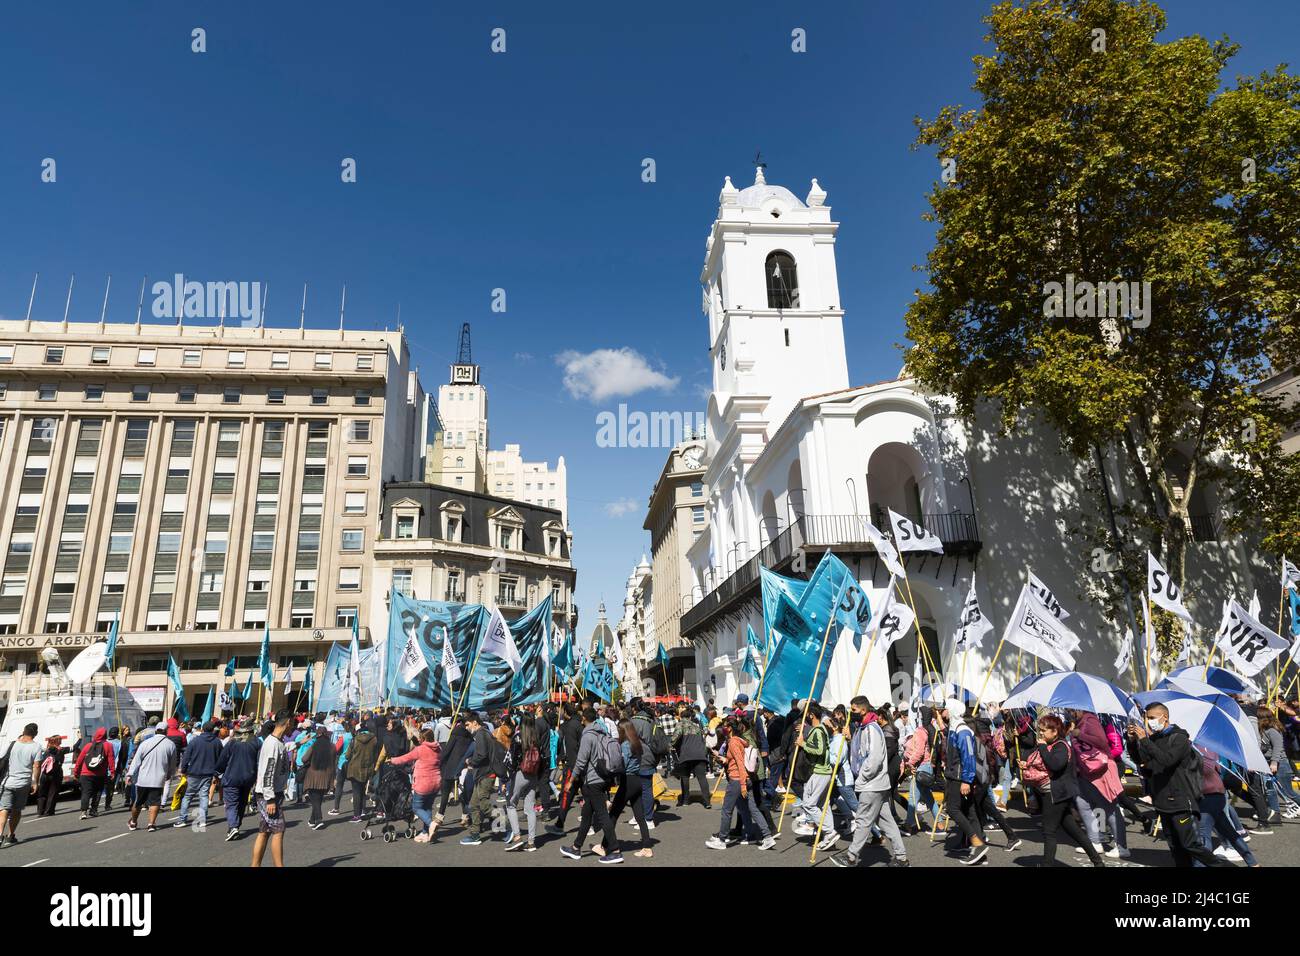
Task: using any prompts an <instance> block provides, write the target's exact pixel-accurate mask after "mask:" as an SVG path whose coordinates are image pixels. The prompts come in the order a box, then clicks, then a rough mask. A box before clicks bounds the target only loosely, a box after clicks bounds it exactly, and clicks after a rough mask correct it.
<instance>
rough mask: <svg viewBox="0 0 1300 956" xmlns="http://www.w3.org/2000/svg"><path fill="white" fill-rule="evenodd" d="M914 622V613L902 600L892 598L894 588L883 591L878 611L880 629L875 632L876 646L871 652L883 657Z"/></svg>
mask: <svg viewBox="0 0 1300 956" xmlns="http://www.w3.org/2000/svg"><path fill="white" fill-rule="evenodd" d="M915 623H916V615H915V614H913V613H912V609H911V608H910V607H908V606H907V605H906V604H904V603H903V602H902V601H896V600H894V589H893V588H892V587H891V588H889V589H888V590H887V591H886V592H885V600H884V603H883V604H882V606H881V611H880V630H879V631H878V632H877V634H876V648H875V650H874V651H873V652H872V653H874V654H879V655H880V657H881V659H885V658H886V657H887V655H888V654H889V649H890V648H891V647H893V646H894V644H895V643H896V642H897V641H898V640H899V639H900V638H902V637H905V636H906V635H907V632H908V631H910V630H911V629H912V625H913V624H915Z"/></svg>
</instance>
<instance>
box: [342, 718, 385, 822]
mask: <svg viewBox="0 0 1300 956" xmlns="http://www.w3.org/2000/svg"><path fill="white" fill-rule="evenodd" d="M381 749H382V748H381V747H380V744H379V738H378V736H376V734H375V732H374V731H372V730H371V729H370V728H369V727H368V726H362V728H361V729H360V730H358V731H357V732H356V733H355V734H354V735H353V737H352V746H351V747H350V748H349V750H348V759H347V765H346V770H345V772H344V775H345V776H346V777H347V779H348V781H349V782H350V783H351V784H352V822H353V823H360V822H361V821H362V820H363V819H364V814H365V810H366V787H367V785H368V784H369V783H370V779H371V778H372V777H373V776H374V775H375V771H376V770H378V769H379V764H380V756H381V754H380V751H381Z"/></svg>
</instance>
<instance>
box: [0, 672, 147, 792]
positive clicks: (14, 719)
mask: <svg viewBox="0 0 1300 956" xmlns="http://www.w3.org/2000/svg"><path fill="white" fill-rule="evenodd" d="M115 696H116V700H115V699H114V698H115ZM144 718H145V714H144V711H143V710H141V708H140V705H139V704H138V703H136V700H135V698H134V697H133V696H131V692H130V691H128V690H127V689H126V688H125V687H114V686H113V685H112V684H107V683H98V682H96V683H89V684H82V685H80V686H76V687H73V686H70V685H67V684H65V685H63V686H62V687H49V688H41V689H39V690H29V691H23V692H21V693H20V694H19V696H18V699H17V700H14V699H12V698H10V701H9V710H8V712H7V713H6V714H5V720H4V726H3V727H0V753H4V751H5V750H7V749H8V748H9V744H10V743H12V742H13V741H15V740H17V739H18V735H19V734H21V733H22V732H23V728H24V727H25V726H27V725H28V724H35V725H36V728H37V730H36V739H37V740H38V741H40V742H41V743H44V742H45V741H46V740H47V739H48V738H49V737H51V736H53V735H54V734H58V735H59V736H61V737H62V738H63V746H64V748H65V749H64V758H63V778H64V781H65V783H70V782H71V778H72V766H73V764H74V762H75V761H74V759H73V755H72V745H73V744H75V743H76V742H77V741H78V740H82V739H85V740H90V739H91V738H92V737H93V736H94V733H95V731H96V730H98V729H99V728H100V727H115V726H122V727H130V728H131V731H132V732H133V733H134V732H135V731H137V730H139V729H140V728H141V727H142V726H144Z"/></svg>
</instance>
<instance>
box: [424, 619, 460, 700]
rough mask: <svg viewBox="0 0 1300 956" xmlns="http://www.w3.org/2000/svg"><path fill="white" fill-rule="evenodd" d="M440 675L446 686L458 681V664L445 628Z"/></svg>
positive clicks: (443, 631) (443, 630) (454, 650)
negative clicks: (445, 679) (443, 677)
mask: <svg viewBox="0 0 1300 956" xmlns="http://www.w3.org/2000/svg"><path fill="white" fill-rule="evenodd" d="M421 657H423V655H421ZM442 673H443V676H445V677H446V678H447V684H448V686H450V685H451V684H453V683H455V682H456V681H458V680H460V662H459V661H457V660H456V649H455V648H453V647H452V646H451V638H450V637H449V636H448V634H447V628H446V627H444V628H443V629H442ZM416 674H417V675H418V674H419V671H416Z"/></svg>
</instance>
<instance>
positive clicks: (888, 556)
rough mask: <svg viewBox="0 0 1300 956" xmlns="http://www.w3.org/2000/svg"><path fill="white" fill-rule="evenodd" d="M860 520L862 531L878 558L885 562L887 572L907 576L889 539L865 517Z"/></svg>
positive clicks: (901, 576) (897, 575) (902, 576)
mask: <svg viewBox="0 0 1300 956" xmlns="http://www.w3.org/2000/svg"><path fill="white" fill-rule="evenodd" d="M860 520H861V521H862V531H863V533H864V534H865V535H866V536H867V540H868V541H870V542H871V546H872V547H873V548H875V549H876V553H877V554H878V555H880V560H881V561H883V562H885V567H886V568H887V569H888V570H889V573H890V574H892V575H895V576H896V577H900V578H905V577H907V571H906V570H905V569H904V568H903V562H902V560H901V559H900V558H899V556H898V551H897V550H896V549H895V548H894V546H893V544H892V543H890V540H889V539H888V538H886V537H885V535H884V534H883V533H882V532H881V531H880V529H879V528H877V527H876V526H875V525H873V524H872V523H871V522H870V521H868V520H867V519H866V518H861V519H860Z"/></svg>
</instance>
